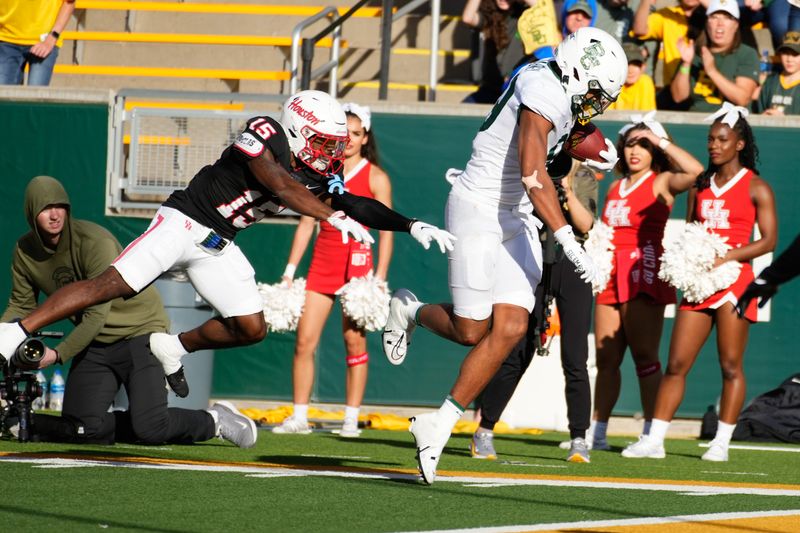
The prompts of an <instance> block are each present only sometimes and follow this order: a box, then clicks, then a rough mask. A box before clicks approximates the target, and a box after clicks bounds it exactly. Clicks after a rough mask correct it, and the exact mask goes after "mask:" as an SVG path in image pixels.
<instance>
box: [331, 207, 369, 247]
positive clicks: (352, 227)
mask: <svg viewBox="0 0 800 533" xmlns="http://www.w3.org/2000/svg"><path fill="white" fill-rule="evenodd" d="M328 224H330V225H331V226H333V227H334V228H336V229H338V230H339V231H341V232H342V242H343V243H344V244H347V243H348V242H350V235H352V236H353V239H355V240H356V241H358V242H367V243H370V244H372V243H373V242H375V239H373V238H372V235H370V234H369V232H368V231H367V230H366V228H365V227H364V226H362V225H361V224H359V223H358V222H356V221H355V220H353V219H352V218H350V217H349V216H347V215H345V214H344V211H336V212H335V213H333V214H332V215H331V216H329V217H328Z"/></svg>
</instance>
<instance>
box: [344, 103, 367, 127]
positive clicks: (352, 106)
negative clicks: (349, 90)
mask: <svg viewBox="0 0 800 533" xmlns="http://www.w3.org/2000/svg"><path fill="white" fill-rule="evenodd" d="M342 109H344V112H345V113H352V114H353V115H355V116H357V117H358V118H359V120H361V125H362V126H364V129H365V130H367V131H369V130H370V128H371V127H372V120H371V119H372V113H370V110H369V108H368V107H367V106H365V105H363V106H362V105H358V104H356V103H354V102H348V103H346V104H342Z"/></svg>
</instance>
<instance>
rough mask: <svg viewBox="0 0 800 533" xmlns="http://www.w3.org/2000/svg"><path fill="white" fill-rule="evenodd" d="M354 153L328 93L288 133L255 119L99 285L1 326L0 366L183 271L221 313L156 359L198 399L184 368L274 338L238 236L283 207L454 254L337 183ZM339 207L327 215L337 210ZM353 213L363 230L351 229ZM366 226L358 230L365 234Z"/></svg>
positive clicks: (283, 120) (294, 103)
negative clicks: (203, 354)
mask: <svg viewBox="0 0 800 533" xmlns="http://www.w3.org/2000/svg"><path fill="white" fill-rule="evenodd" d="M346 146H347V118H346V116H345V113H344V110H342V106H341V105H340V104H339V102H337V101H336V100H335V99H334V98H332V97H331V96H330V95H328V94H327V93H324V92H321V91H300V92H299V93H296V94H295V95H293V96H290V97H289V98H287V99H286V101H285V102H284V105H283V110H282V113H281V117H280V121H278V120H275V119H274V118H272V117H269V116H256V117H253V118H251V119H250V120H248V121H247V123H246V124H245V125H244V128H243V129H242V131H241V133H240V134H239V135H238V136H237V137H236V139H235V140H234V141H233V143H231V145H229V146H228V147H227V148H225V150H224V151H223V153H222V154H221V155H220V157H219V159H218V160H217V161H216V162H215V163H214V164H212V165H207V166H205V167H203V168H202V169H200V170H199V171H198V173H197V175H196V176H195V177H194V178H192V180H191V181H190V183H189V186H188V187H186V188H185V189H182V190H178V191H175V192H173V193H172V194H171V195H170V196H169V198H167V200H166V201H165V202H164V203H163V204H162V205H161V207H160V208H159V209H158V211H157V212H156V214H155V216H154V217H153V220H152V222H151V224H150V227H149V228H148V229H147V230H146V231H145V232H144V233H143V234H142V235H141V236H140V237H139V238H137V239H135V240H134V241H133V242H132V243H131V244H130V245H128V246H127V247H126V248H125V250H123V252H122V253H121V254H120V255H119V256H118V257H117V258H116V259H115V260H114V261H113V262H112V264H111V266H109V267H108V268H106V269H105V270H104V271H103V272H102V273H101V274H99V275H98V276H96V277H93V278H91V279H85V280H81V281H77V282H75V283H70V284H69V285H66V286H64V287H61V288H60V289H58V290H57V291H55V292H54V293H53V294H51V295H50V297H49V298H48V299H47V300H46V301H45V302H43V303H42V305H40V306H39V307H37V308H36V309H34V310H33V311H32V312H31V313H30V314H28V315H27V316H25V317H23V318H22V320H20V321H19V322H13V323H8V322H4V323H0V356H4V357H6V358H7V357H9V356H10V355H11V354H12V353H14V351H15V350H16V349H17V347H18V346H19V345H20V344H21V343H22V342H23V341H24V340H25V339H26V338H27V337H28V335H29V333H28V332H30V331H36V330H38V329H40V328H42V327H44V326H46V325H49V324H52V323H53V322H56V321H58V320H61V319H64V318H66V317H69V316H72V315H74V314H76V313H78V312H80V311H81V310H83V309H85V308H87V307H90V306H93V305H97V304H101V303H104V302H109V301H111V300H114V299H116V298H131V297H133V296H134V295H136V294H138V293H139V292H141V291H142V290H144V289H145V288H147V287H148V286H149V285H150V284H151V283H152V282H153V281H154V280H155V279H156V278H157V277H158V276H160V275H161V274H162V273H163V272H165V271H168V270H173V269H180V270H185V271H186V273H187V275H188V276H189V279H190V280H191V282H192V285H193V286H194V287H195V288H196V289H197V292H198V293H200V294H201V295H202V296H203V298H204V299H205V300H206V301H208V303H209V304H211V306H212V307H214V309H216V310H217V312H219V314H220V315H219V316H215V317H213V318H211V319H209V320H207V321H205V322H204V323H203V324H201V325H199V326H198V327H196V328H194V329H191V330H189V331H185V332H181V333H179V334H177V335H168V334H166V333H162V332H156V333H152V334H151V335H150V349H151V351H152V352H153V355H155V356H156V358H158V360H159V361H160V362H161V364H162V366H163V367H164V371H165V374H166V375H167V382H168V383H169V385H170V387H172V389H173V390H174V391H175V392H176V393H177V394H178V395H179V396H186V395H187V394H188V393H189V385H188V383H187V382H186V379H185V376H184V372H183V365H182V364H181V358H182V357H183V356H184V355H187V354H188V353H191V352H194V351H198V350H206V349H212V348H226V347H231V346H247V345H250V344H254V343H257V342H260V341H261V340H263V339H264V337H265V336H266V334H267V326H266V323H265V322H264V302H263V300H262V298H261V295H260V294H259V292H258V287H257V286H256V281H255V271H254V270H253V267H252V266H251V265H250V263H249V261H248V260H247V258H246V257H245V255H244V253H242V251H241V249H240V248H239V247H238V246H236V244H235V242H234V238H235V237H236V234H237V233H238V232H239V231H241V230H243V229H246V228H248V227H250V226H252V225H253V224H255V223H256V222H257V221H258V220H261V219H262V218H264V217H267V216H274V215H275V214H276V213H278V212H280V211H281V210H282V209H283V208H284V206H285V207H288V208H290V209H293V210H294V211H295V212H297V213H300V214H303V215H308V216H313V217H314V218H317V219H319V220H327V222H328V223H329V224H331V225H332V226H334V227H335V228H336V229H337V230H338V231H340V232H341V234H342V240H345V241H346V240H348V239H350V238H351V237H349V236H350V235H352V236H353V238H355V239H356V240H358V241H367V242H373V238H372V236H371V235H370V234H369V233H368V232H367V230H366V229H364V227H363V226H362V225H361V224H365V225H368V226H371V227H373V228H376V229H378V230H391V231H407V232H409V233H410V234H411V236H412V237H413V238H414V239H416V240H417V241H418V242H419V243H420V244H421V245H422V246H423V247H425V248H426V249H427V248H430V245H431V242H436V243H437V244H439V249H440V250H441V251H442V253H444V252H445V250H452V248H453V241H454V240H455V239H454V237H453V236H452V235H450V234H449V233H447V232H446V231H443V230H440V229H439V228H437V227H435V226H432V225H430V224H426V223H424V222H421V221H419V220H413V219H409V218H406V217H404V216H403V215H401V214H400V213H397V212H396V211H393V210H391V209H389V208H388V207H386V206H385V205H383V204H382V203H380V202H378V201H377V200H375V199H372V198H364V197H361V196H357V195H354V194H350V193H349V192H347V191H346V190H345V188H344V183H343V182H342V180H341V178H340V177H339V176H338V175H337V174H336V172H337V171H338V170H339V169H340V167H341V163H342V160H343V158H344V149H345V147H346ZM329 204H330V205H329ZM345 212H348V213H352V214H353V216H355V217H357V218H358V222H356V220H355V219H353V218H350V217H349V216H347V215H346V214H345ZM359 222H360V223H359Z"/></svg>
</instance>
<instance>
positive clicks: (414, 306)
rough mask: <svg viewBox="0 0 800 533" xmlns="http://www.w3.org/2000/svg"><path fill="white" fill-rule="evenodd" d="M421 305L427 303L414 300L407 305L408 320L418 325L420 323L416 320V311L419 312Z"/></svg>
mask: <svg viewBox="0 0 800 533" xmlns="http://www.w3.org/2000/svg"><path fill="white" fill-rule="evenodd" d="M423 305H428V304H426V303H425V302H414V303H411V304H409V306H408V318H409V322H413V323H414V324H416V325H418V326H419V325H420V323H419V322H418V321H417V313H419V310H420V309H422V306H423Z"/></svg>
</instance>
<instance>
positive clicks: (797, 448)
mask: <svg viewBox="0 0 800 533" xmlns="http://www.w3.org/2000/svg"><path fill="white" fill-rule="evenodd" d="M698 446H700V447H701V448H708V443H707V442H701V443H700V444H698ZM728 449H731V450H757V451H759V452H793V453H800V446H795V447H793V448H787V447H784V446H780V447H778V446H757V445H755V444H731V445H729V446H728Z"/></svg>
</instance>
